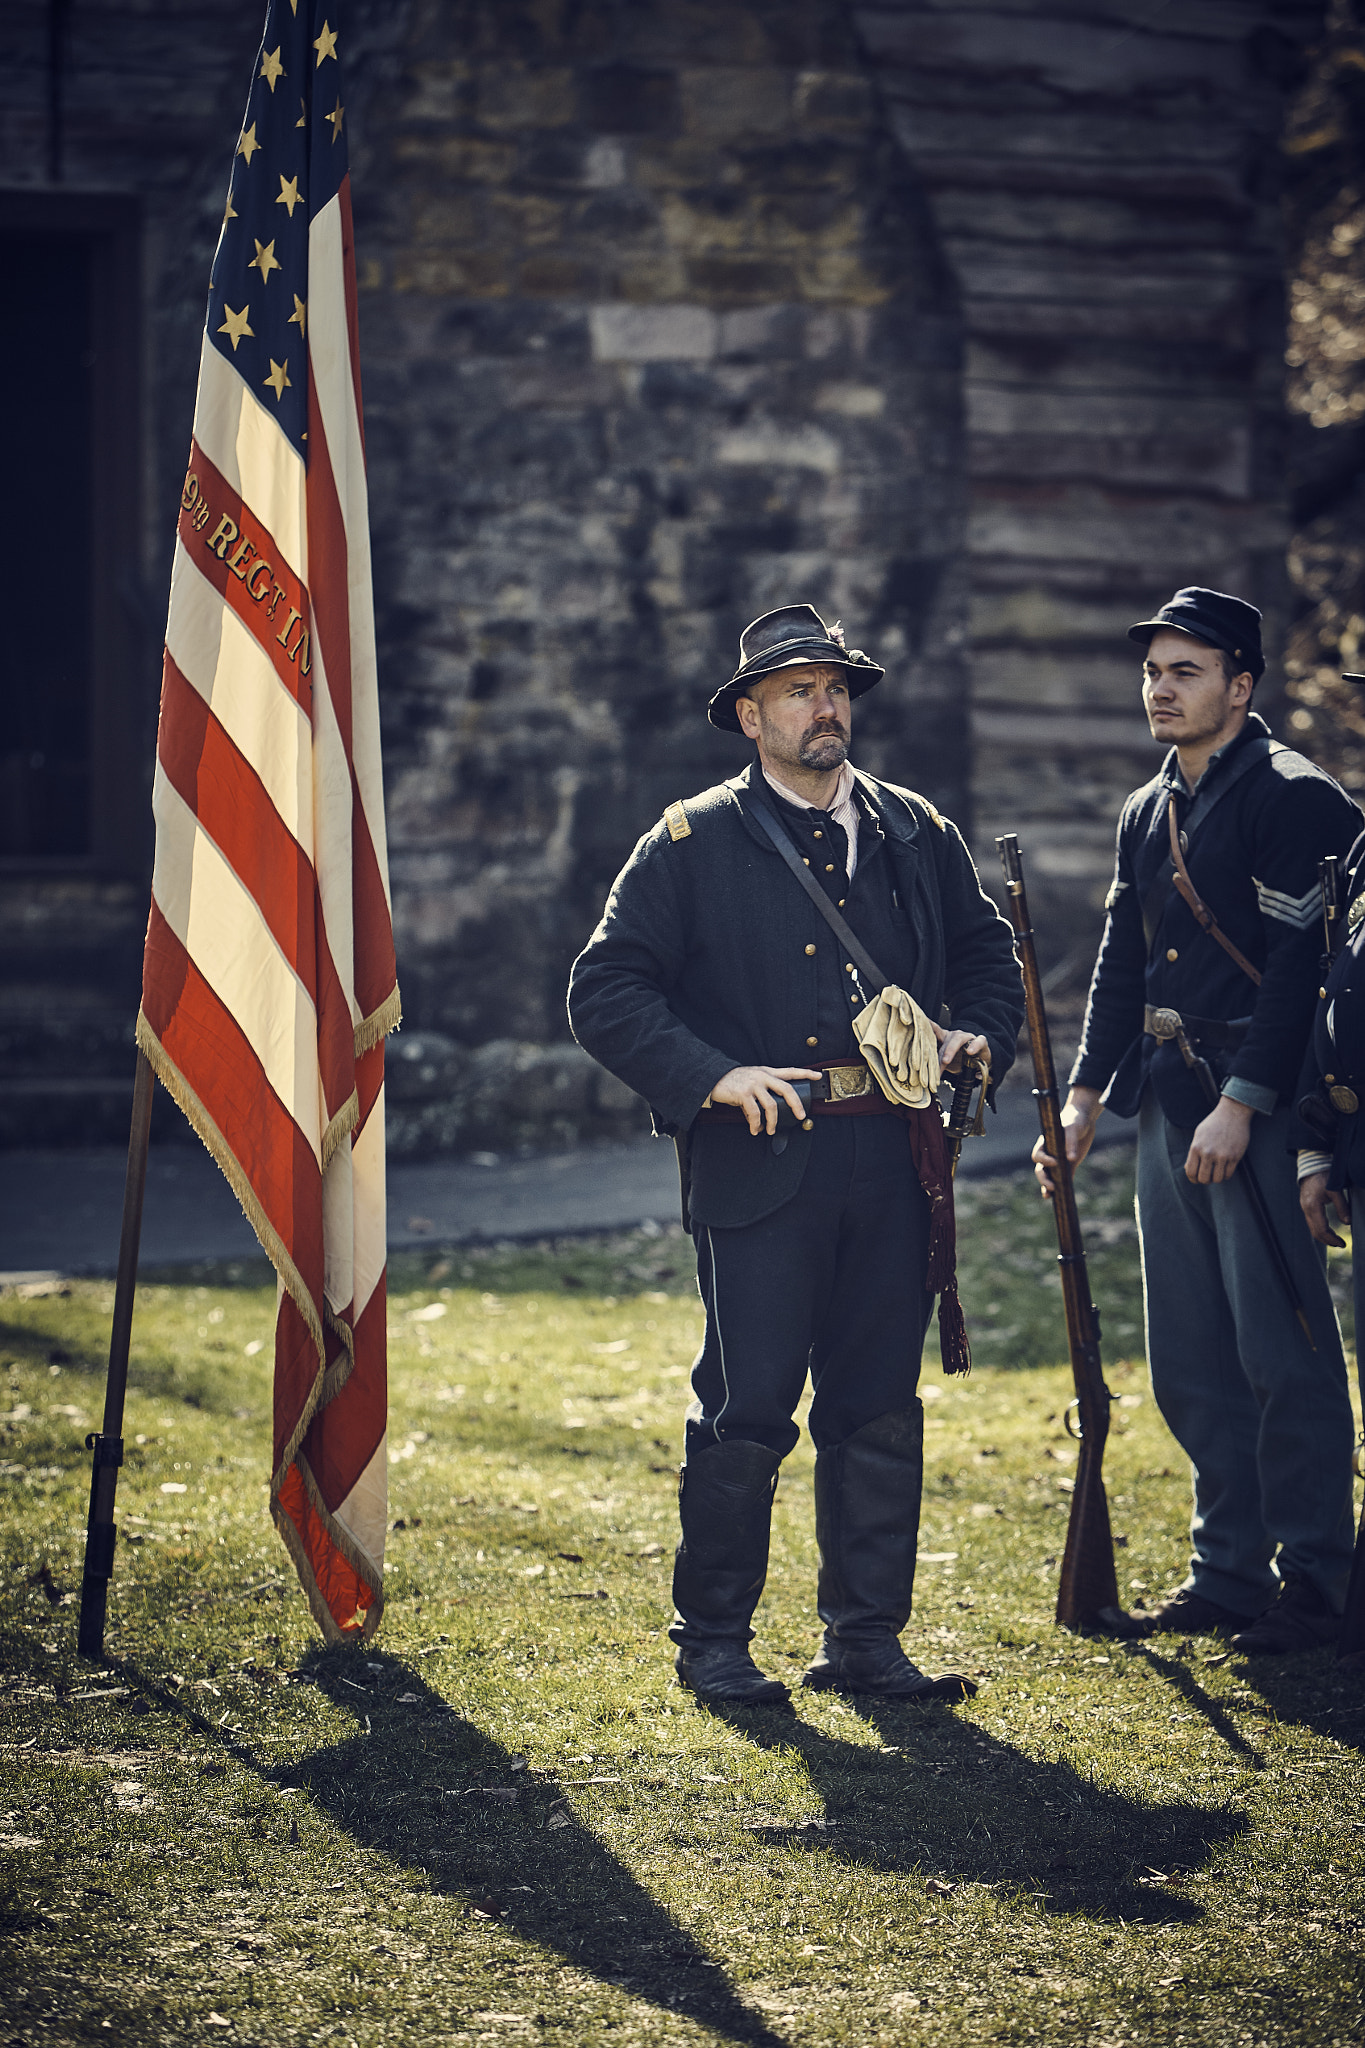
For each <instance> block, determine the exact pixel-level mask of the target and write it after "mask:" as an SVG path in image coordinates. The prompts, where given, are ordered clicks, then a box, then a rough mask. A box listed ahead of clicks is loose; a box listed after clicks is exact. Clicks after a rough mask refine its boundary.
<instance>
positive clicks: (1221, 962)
mask: <svg viewBox="0 0 1365 2048" xmlns="http://www.w3.org/2000/svg"><path fill="white" fill-rule="evenodd" d="M1172 790H1174V791H1175V792H1176V805H1177V815H1178V818H1179V823H1180V828H1181V831H1182V832H1183V833H1184V835H1185V839H1186V852H1185V864H1186V866H1187V868H1188V869H1189V874H1190V880H1191V881H1192V882H1193V883H1194V886H1195V889H1196V890H1197V891H1198V893H1199V895H1200V897H1201V898H1202V899H1203V901H1204V903H1205V905H1206V906H1207V907H1208V909H1210V910H1211V911H1212V912H1213V913H1214V915H1215V916H1216V918H1217V919H1218V922H1219V924H1220V925H1221V926H1222V928H1223V930H1224V931H1225V932H1226V933H1227V935H1228V937H1229V938H1230V939H1231V940H1232V941H1233V943H1234V945H1236V946H1238V947H1239V948H1240V949H1241V951H1242V952H1243V953H1244V954H1245V955H1246V956H1247V958H1248V959H1249V960H1250V961H1251V963H1252V965H1253V966H1254V967H1257V968H1259V969H1260V971H1261V975H1262V980H1261V985H1260V987H1259V989H1258V988H1257V987H1256V985H1255V983H1254V982H1253V981H1251V979H1250V978H1249V977H1248V976H1247V975H1246V974H1244V973H1243V972H1242V970H1241V968H1240V967H1238V966H1237V964H1236V962H1235V961H1233V960H1231V959H1229V957H1228V955H1227V954H1226V953H1225V952H1224V951H1223V949H1222V947H1221V946H1219V945H1218V944H1217V943H1216V941H1215V940H1214V939H1212V938H1211V937H1210V936H1209V935H1208V934H1207V933H1206V932H1203V931H1201V930H1200V927H1199V925H1198V924H1197V923H1196V921H1195V917H1194V913H1193V912H1192V911H1191V910H1190V908H1189V907H1188V905H1187V904H1186V903H1185V902H1184V900H1183V898H1181V897H1180V896H1178V895H1177V894H1176V893H1175V889H1174V887H1173V886H1172V885H1171V881H1170V876H1171V874H1172V872H1173V869H1172V865H1171V858H1170V840H1169V836H1168V828H1167V823H1166V807H1167V802H1168V799H1169V796H1170V792H1171V791H1172ZM1359 829H1360V812H1359V811H1358V810H1357V808H1356V806H1355V804H1353V803H1352V801H1351V799H1350V797H1348V796H1347V794H1346V792H1345V790H1344V789H1342V787H1341V785H1340V784H1339V783H1337V782H1334V781H1333V780H1332V777H1331V776H1330V775H1327V774H1324V772H1323V771H1322V769H1320V768H1316V767H1314V765H1313V763H1312V762H1311V761H1307V760H1305V759H1304V757H1303V755H1302V754H1296V753H1294V752H1293V751H1292V750H1291V749H1290V748H1288V747H1282V746H1280V745H1279V744H1278V743H1277V742H1276V741H1274V740H1272V739H1271V737H1270V733H1269V729H1268V727H1267V726H1266V724H1265V722H1264V720H1262V719H1260V718H1258V717H1257V716H1256V715H1255V713H1254V712H1253V713H1252V715H1251V716H1250V717H1249V718H1248V719H1247V722H1246V724H1245V726H1244V727H1243V728H1242V730H1241V732H1240V733H1239V734H1238V735H1237V737H1236V739H1234V740H1230V741H1229V743H1228V744H1227V746H1225V747H1223V748H1222V749H1221V750H1220V751H1219V752H1218V753H1217V754H1215V755H1214V757H1213V759H1212V760H1211V761H1210V763H1209V765H1208V767H1207V769H1206V770H1205V772H1204V774H1203V776H1202V777H1201V778H1200V782H1199V786H1198V788H1197V789H1196V790H1195V792H1194V794H1193V795H1191V794H1190V793H1189V792H1188V791H1187V790H1186V788H1185V784H1184V779H1183V777H1182V776H1181V773H1180V768H1179V764H1178V762H1177V759H1176V754H1175V750H1174V749H1172V750H1171V752H1170V753H1169V754H1168V755H1167V756H1166V759H1165V761H1164V762H1163V763H1162V766H1161V770H1160V772H1159V774H1157V775H1155V776H1153V778H1152V780H1151V781H1150V782H1148V783H1146V784H1144V786H1143V787H1142V788H1141V789H1138V790H1135V791H1134V792H1133V794H1132V796H1130V797H1129V799H1128V801H1127V803H1126V804H1125V805H1124V807H1123V812H1122V815H1121V817H1120V819H1119V830H1118V858H1117V862H1116V865H1115V870H1114V883H1113V887H1112V888H1111V890H1110V892H1109V899H1108V905H1107V908H1108V912H1109V916H1108V921H1107V923H1106V925H1105V928H1104V938H1103V940H1102V942H1101V945H1100V953H1099V958H1098V960H1097V961H1096V963H1095V974H1094V979H1093V980H1092V982H1091V984H1090V999H1089V1002H1088V1004H1087V1007H1086V1016H1085V1030H1084V1033H1083V1035H1082V1039H1081V1049H1080V1053H1079V1055H1078V1056H1077V1059H1076V1064H1075V1066H1074V1067H1073V1068H1072V1070H1071V1083H1072V1086H1073V1087H1075V1086H1083V1087H1087V1088H1100V1089H1104V1088H1107V1089H1108V1091H1109V1092H1108V1096H1107V1098H1106V1099H1107V1103H1108V1107H1109V1108H1110V1109H1112V1110H1115V1111H1117V1113H1118V1114H1119V1115H1120V1116H1136V1114H1137V1111H1138V1107H1139V1105H1140V1103H1141V1100H1142V1091H1143V1088H1144V1086H1145V1085H1146V1083H1147V1081H1148V1079H1149V1078H1150V1080H1151V1084H1152V1086H1153V1088H1154V1089H1155V1090H1156V1095H1157V1100H1158V1101H1159V1103H1160V1104H1161V1107H1162V1109H1163V1110H1164V1111H1165V1113H1166V1115H1167V1116H1168V1117H1169V1118H1170V1120H1171V1122H1172V1123H1175V1124H1181V1125H1185V1126H1188V1127H1190V1128H1193V1126H1194V1125H1196V1124H1198V1123H1201V1122H1202V1121H1203V1119H1204V1117H1205V1115H1206V1114H1207V1107H1206V1105H1205V1102H1204V1098H1203V1096H1202V1094H1201V1093H1200V1090H1199V1085H1198V1082H1197V1080H1196V1079H1195V1077H1194V1075H1193V1074H1191V1073H1190V1072H1189V1070H1188V1068H1187V1067H1186V1066H1185V1063H1184V1061H1183V1059H1182V1058H1181V1055H1180V1050H1179V1048H1178V1046H1176V1045H1175V1044H1174V1042H1172V1041H1169V1040H1168V1041H1167V1042H1165V1043H1164V1044H1161V1045H1158V1044H1157V1043H1156V1041H1155V1040H1154V1039H1153V1038H1151V1037H1148V1036H1145V1035H1144V1032H1143V1005H1144V1003H1150V1004H1151V1005H1152V1006H1153V1008H1167V1009H1173V1010H1178V1011H1180V1012H1181V1014H1182V1015H1184V1016H1194V1017H1205V1018H1210V1019H1214V1020H1221V1021H1222V1022H1224V1023H1231V1022H1233V1021H1234V1020H1239V1019H1245V1020H1246V1028H1245V1031H1244V1032H1243V1033H1242V1034H1241V1035H1240V1037H1239V1040H1238V1042H1237V1043H1236V1044H1235V1045H1234V1046H1233V1047H1232V1048H1231V1049H1226V1048H1217V1047H1215V1046H1213V1045H1211V1044H1206V1045H1204V1046H1203V1047H1202V1050H1203V1052H1204V1056H1205V1057H1206V1058H1207V1059H1208V1061H1209V1063H1210V1065H1211V1066H1212V1067H1213V1069H1214V1072H1215V1073H1216V1074H1217V1075H1218V1076H1219V1077H1220V1079H1221V1080H1222V1082H1223V1086H1224V1091H1225V1093H1227V1094H1229V1095H1233V1096H1235V1097H1236V1099H1237V1100H1238V1101H1240V1102H1245V1103H1248V1104H1249V1105H1250V1106H1251V1108H1253V1109H1258V1110H1262V1111H1265V1112H1267V1113H1268V1112H1269V1111H1271V1110H1273V1109H1274V1108H1275V1107H1276V1106H1277V1104H1279V1103H1280V1102H1284V1101H1288V1100H1289V1099H1290V1097H1291V1096H1292V1094H1293V1092H1294V1087H1295V1082H1296V1080H1297V1078H1298V1073H1299V1066H1300V1062H1301V1061H1302V1058H1303V1048H1304V1043H1305V1040H1306V1039H1307V1036H1308V1028H1309V1025H1310V1023H1311V1022H1312V1016H1313V1003H1314V1000H1315V998H1316V995H1317V989H1318V965H1319V959H1320V956H1321V953H1322V924H1321V916H1320V896H1319V889H1318V862H1319V861H1320V860H1321V859H1322V857H1323V855H1324V854H1328V853H1337V854H1340V853H1344V852H1345V851H1346V848H1347V847H1348V846H1349V845H1350V844H1351V841H1352V840H1353V839H1354V837H1355V835H1356V833H1357V832H1358V831H1359ZM1193 1035H1196V1036H1197V1034H1193Z"/></svg>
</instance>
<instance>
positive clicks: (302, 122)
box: [294, 94, 308, 128]
mask: <svg viewBox="0 0 1365 2048" xmlns="http://www.w3.org/2000/svg"><path fill="white" fill-rule="evenodd" d="M294 126H295V127H296V128H306V127H307V126H308V102H307V101H306V100H305V99H304V98H303V95H302V94H300V95H299V118H298V120H297V121H296V122H295V123H294Z"/></svg>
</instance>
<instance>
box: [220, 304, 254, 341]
mask: <svg viewBox="0 0 1365 2048" xmlns="http://www.w3.org/2000/svg"><path fill="white" fill-rule="evenodd" d="M250 311H251V308H250V306H243V308H242V310H241V312H240V313H234V312H233V310H232V308H231V306H230V305H229V304H228V302H227V300H226V299H224V301H223V312H224V314H225V316H226V317H225V319H224V321H223V324H222V326H221V327H220V328H219V329H218V332H219V333H220V334H225V335H226V336H227V338H228V340H229V341H230V342H231V343H232V353H233V354H234V355H236V353H237V344H238V342H239V341H240V340H241V338H242V336H243V335H244V334H249V335H250V336H251V339H252V340H253V341H254V340H255V339H256V330H255V328H254V327H253V326H252V325H251V324H250V322H249V321H248V319H247V314H248V313H249V312H250Z"/></svg>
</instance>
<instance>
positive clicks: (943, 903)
mask: <svg viewBox="0 0 1365 2048" xmlns="http://www.w3.org/2000/svg"><path fill="white" fill-rule="evenodd" d="M757 774H758V770H757V766H756V764H755V765H754V766H751V767H750V768H748V769H747V770H746V771H745V772H744V773H743V774H742V775H737V776H736V777H735V778H734V780H733V781H731V782H723V783H719V784H717V785H716V787H715V788H713V789H707V790H703V791H702V793H701V794H700V795H699V796H695V797H689V798H688V799H687V802H686V804H685V806H684V809H685V812H686V819H687V823H688V825H689V826H690V828H691V829H690V831H689V832H688V833H687V835H686V836H685V837H682V838H678V839H674V838H673V837H672V835H671V833H670V831H669V828H668V825H667V823H666V822H662V821H661V822H660V823H659V824H658V825H656V826H655V827H654V830H653V831H652V832H647V833H646V834H645V836H644V838H643V839H641V841H640V843H639V845H638V846H637V847H636V849H635V851H634V853H633V854H632V855H631V857H630V859H629V861H628V862H627V863H626V865H625V867H624V868H623V869H622V871H621V873H620V874H619V875H618V876H617V878H616V881H615V883H614V884H613V886H612V891H611V895H610V896H609V897H608V899H607V907H606V910H605V911H604V913H603V916H602V921H601V923H600V924H599V925H598V927H597V929H596V931H595V932H594V933H593V935H592V937H591V938H590V939H589V941H588V943H587V946H586V947H585V948H584V950H583V952H582V953H581V954H580V955H579V957H578V959H577V960H576V961H575V962H574V967H573V973H572V976H571V979H570V984H569V1019H570V1022H571V1024H572V1026H573V1032H574V1036H575V1037H576V1038H577V1040H578V1042H579V1044H580V1045H582V1046H583V1047H584V1048H585V1049H586V1050H587V1051H588V1052H590V1053H591V1054H592V1056H593V1058H594V1059H596V1060H599V1061H600V1062H601V1063H602V1065H603V1066H604V1067H606V1068H608V1069H609V1070H610V1072H612V1073H613V1074H615V1075H617V1076H618V1077H619V1078H620V1079H621V1080H622V1081H624V1082H625V1083H626V1085H627V1086H628V1087H630V1088H634V1089H635V1090H636V1091H637V1093H638V1094H640V1095H643V1096H644V1098H645V1100H646V1101H647V1102H648V1103H649V1104H650V1107H651V1109H652V1112H653V1116H654V1127H655V1130H656V1132H657V1133H659V1134H661V1135H667V1136H675V1135H677V1134H679V1133H681V1132H684V1131H687V1130H688V1129H689V1128H690V1127H691V1126H692V1125H693V1123H694V1122H695V1119H696V1116H697V1112H698V1111H699V1110H700V1108H701V1106H702V1103H703V1102H704V1101H705V1099H706V1097H707V1096H708V1095H709V1094H710V1092H711V1090H712V1088H713V1087H714V1086H715V1084H716V1082H717V1081H719V1080H720V1078H721V1076H722V1075H723V1074H726V1073H728V1072H729V1071H730V1069H731V1068H732V1067H736V1066H752V1065H762V1066H774V1067H804V1066H809V1065H810V1064H811V1062H812V1059H813V1058H817V1057H818V1056H817V1055H813V1054H812V1053H811V1052H810V1051H809V1050H808V1047H807V1041H808V1039H809V1038H811V1037H812V1036H813V1035H814V1034H815V1033H816V1030H817V990H818V987H819V973H820V968H821V966H822V965H824V964H826V962H825V956H826V955H831V956H832V955H833V954H834V953H836V952H837V951H838V942H837V940H836V939H835V937H834V934H833V933H832V932H831V931H830V929H829V927H828V925H827V924H826V923H825V921H824V919H823V918H822V917H821V915H820V913H819V911H818V910H817V909H816V907H815V905H814V904H813V903H811V902H810V901H809V900H808V899H807V897H806V896H805V895H804V894H803V893H802V891H801V889H800V888H799V887H798V885H797V883H796V880H795V878H794V877H793V876H792V875H791V874H790V873H789V872H788V871H787V869H786V867H785V866H784V864H783V862H782V860H781V858H780V856H779V855H778V854H777V852H776V851H775V849H774V848H773V846H772V844H771V843H770V841H769V840H768V838H767V835H766V834H765V833H764V831H763V828H762V826H761V825H760V824H759V823H758V821H757V820H756V818H755V817H754V816H753V814H752V806H753V801H754V799H753V797H752V795H751V793H750V785H751V783H752V781H753V780H754V778H755V777H756V776H757ZM857 788H858V802H859V806H860V809H861V810H862V813H863V819H864V823H863V824H862V825H861V826H860V829H859V863H858V873H857V874H856V875H855V877H854V881H855V885H856V883H857V881H858V880H859V878H860V877H861V876H862V875H863V873H864V862H865V861H866V860H867V859H868V856H869V852H870V850H871V848H872V846H874V845H876V844H877V842H878V841H880V842H881V844H880V845H879V846H878V847H877V853H876V859H877V860H878V861H881V860H882V859H883V858H885V860H886V862H887V863H888V864H889V865H888V867H887V870H886V877H885V879H886V880H887V881H888V882H889V883H890V885H891V886H890V888H888V889H887V890H886V892H885V898H886V905H887V915H886V917H885V919H883V918H882V917H881V916H880V915H879V916H878V925H879V930H878V932H877V934H876V939H875V941H874V939H873V935H872V934H871V933H868V934H867V935H866V936H864V934H863V933H862V932H859V937H861V938H864V943H865V944H866V945H867V946H868V949H869V951H871V952H872V953H873V955H874V957H875V958H876V959H877V963H878V965H879V966H881V967H883V968H884V969H885V971H886V974H887V976H888V978H889V979H891V980H893V981H896V982H898V983H899V984H900V986H901V987H902V988H905V989H907V990H908V991H909V992H910V994H912V995H913V996H914V997H915V1000H916V1001H917V1002H918V1003H919V1004H920V1005H921V1007H922V1008H923V1009H924V1010H925V1011H927V1013H928V1014H929V1016H930V1017H933V1018H935V1019H937V1018H938V1017H939V1014H940V1011H941V1009H942V1007H943V1005H944V1004H946V1005H947V1007H948V1010H949V1013H950V1015H951V1018H952V1023H953V1025H954V1027H955V1028H960V1029H962V1030H967V1031H972V1032H977V1031H979V1032H982V1033H984V1034H985V1036H986V1038H987V1039H988V1040H989V1043H990V1049H991V1073H992V1076H993V1078H994V1079H995V1080H997V1081H998V1080H1000V1079H1001V1077H1002V1076H1003V1075H1004V1074H1005V1073H1006V1071H1007V1070H1008V1068H1009V1067H1010V1065H1011V1064H1012V1062H1013V1059H1014V1049H1015V1040H1016V1037H1017V1035H1018V1030H1019V1025H1020V1022H1021V1021H1022V1018H1023V1011H1024V1004H1023V995H1022V991H1021V987H1020V980H1019V970H1018V967H1017V965H1016V963H1015V958H1014V949H1013V943H1012V938H1011V934H1010V928H1009V926H1008V925H1007V924H1006V922H1005V920H1004V919H1003V918H1002V917H1001V915H1000V913H999V912H998V911H997V910H996V908H995V906H994V904H993V903H992V902H991V901H990V899H989V897H987V896H986V895H985V894H984V892H983V890H982V888H981V884H980V882H979V881H978V880H977V874H976V869H975V867H974V866H973V864H972V858H971V855H970V854H969V853H968V851H967V849H966V846H965V845H964V844H963V841H962V838H961V835H960V834H959V832H958V831H957V828H956V827H955V826H953V825H951V824H948V823H947V822H946V821H945V820H943V819H941V818H939V816H938V813H937V812H936V811H934V810H933V809H932V807H931V806H930V805H928V804H926V803H925V801H924V799H923V797H917V796H916V795H915V794H914V793H913V792H912V791H910V790H907V789H898V788H896V787H895V786H894V785H893V784H891V783H885V782H878V781H875V780H874V779H873V778H872V777H871V776H870V775H863V774H859V775H858V776H857ZM674 808H675V811H676V807H674ZM771 808H773V809H775V808H776V805H773V806H771ZM868 871H869V872H871V868H870V867H869V870H868ZM850 897H851V900H850V904H849V909H850V911H852V910H853V900H852V892H850ZM850 922H851V923H854V929H855V930H856V929H857V925H856V923H855V922H854V919H853V917H850ZM887 955H889V957H884V956H887ZM871 993H875V991H869V994H871ZM810 1143H811V1140H810V1136H809V1135H808V1134H807V1133H804V1132H802V1131H801V1130H800V1129H797V1130H794V1131H792V1132H791V1133H790V1134H789V1142H787V1143H786V1144H784V1145H783V1146H782V1148H781V1149H780V1150H776V1149H775V1148H774V1146H773V1145H772V1144H771V1143H770V1142H769V1141H768V1140H767V1139H766V1138H764V1137H760V1138H753V1137H751V1136H750V1135H749V1132H748V1131H747V1130H745V1129H744V1128H743V1127H742V1126H739V1125H724V1124H700V1125H698V1126H697V1128H696V1131H695V1133H694V1136H693V1144H692V1192H691V1207H692V1214H693V1216H694V1218H695V1219H696V1221H697V1222H699V1223H705V1224H711V1225H714V1226H715V1227H717V1228H723V1227H731V1226H737V1225H740V1224H745V1223H753V1222H757V1221H758V1219H759V1218H760V1217H762V1216H766V1215H769V1214H771V1212H772V1211H773V1210H775V1209H778V1208H780V1207H781V1206H782V1205H783V1203H785V1202H788V1201H790V1200H791V1198H792V1196H793V1195H794V1194H795V1193H796V1191H797V1189H798V1187H799V1186H800V1184H801V1179H802V1176H803V1174H804V1172H805V1169H806V1161H807V1159H808V1158H809V1156H810Z"/></svg>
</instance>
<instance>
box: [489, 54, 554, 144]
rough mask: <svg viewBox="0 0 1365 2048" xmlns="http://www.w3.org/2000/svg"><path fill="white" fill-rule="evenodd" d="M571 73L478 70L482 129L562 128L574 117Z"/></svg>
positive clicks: (508, 67)
mask: <svg viewBox="0 0 1365 2048" xmlns="http://www.w3.org/2000/svg"><path fill="white" fill-rule="evenodd" d="M577 99H578V93H577V82H576V80H575V77H574V74H573V72H572V71H570V70H567V69H560V68H554V67H545V68H541V67H540V66H535V67H534V68H533V67H532V66H530V65H525V64H497V65H492V64H490V65H487V66H483V67H481V68H480V71H479V77H478V90H477V97H476V101H475V105H476V108H477V118H478V120H479V122H480V124H481V125H482V126H483V127H485V128H493V129H498V128H508V129H527V128H534V129H545V128H562V127H565V126H567V125H568V124H569V123H570V122H572V121H573V120H574V118H575V115H576V113H577Z"/></svg>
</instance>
